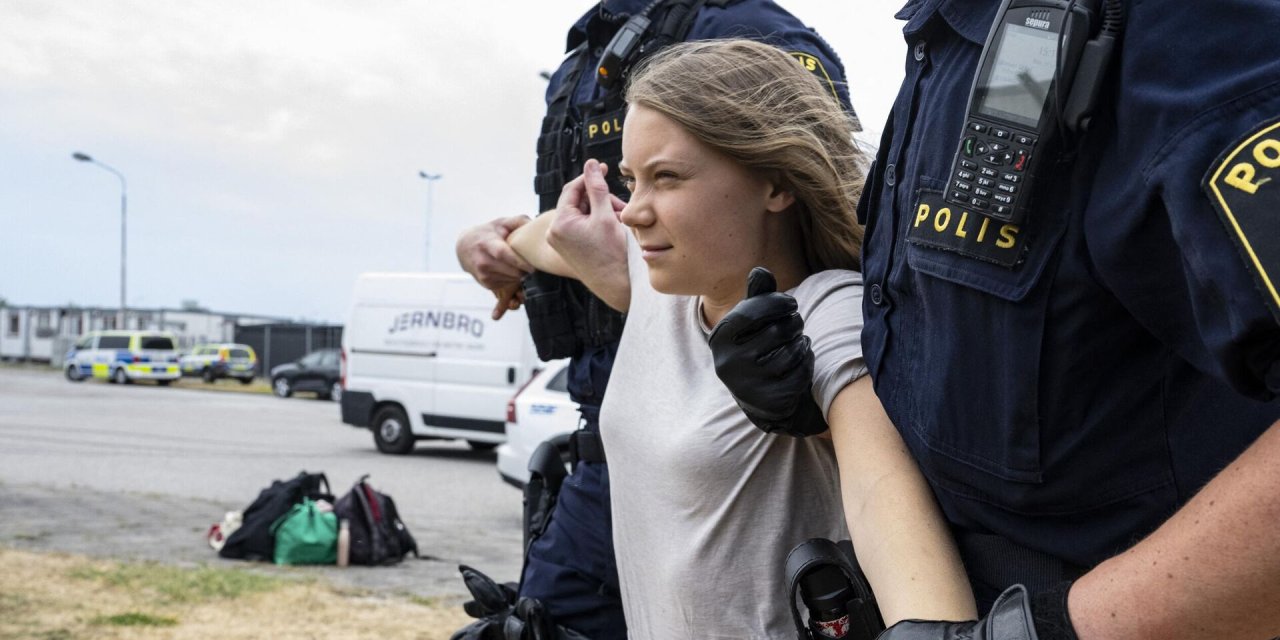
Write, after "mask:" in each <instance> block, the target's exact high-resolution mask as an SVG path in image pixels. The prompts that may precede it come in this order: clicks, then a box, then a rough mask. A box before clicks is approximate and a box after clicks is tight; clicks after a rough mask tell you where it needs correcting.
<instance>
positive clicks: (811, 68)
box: [787, 51, 862, 131]
mask: <svg viewBox="0 0 1280 640" xmlns="http://www.w3.org/2000/svg"><path fill="white" fill-rule="evenodd" d="M787 53H788V54H790V55H791V57H792V58H795V59H796V62H799V63H800V66H802V67H804V68H805V70H806V71H808V72H809V73H812V74H813V75H815V76H818V80H820V81H821V82H822V85H823V86H825V87H827V88H828V89H830V90H831V96H832V97H834V98H835V99H836V102H840V92H839V91H837V90H836V82H835V80H832V79H831V75H830V74H828V73H827V68H826V67H824V66H822V60H819V59H818V57H817V56H815V55H813V54H810V53H805V52H804V51H788V52H787ZM849 117H851V118H852V119H853V126H854V131H862V122H861V121H859V120H858V114H856V113H854V111H853V107H849Z"/></svg>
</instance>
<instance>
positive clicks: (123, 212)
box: [71, 151, 129, 329]
mask: <svg viewBox="0 0 1280 640" xmlns="http://www.w3.org/2000/svg"><path fill="white" fill-rule="evenodd" d="M71 157H72V158H75V159H76V160H79V161H80V162H88V163H89V164H93V165H97V166H99V167H102V168H103V169H106V170H107V171H110V172H111V173H112V174H114V175H115V177H117V178H120V320H119V327H118V328H120V329H124V328H125V326H124V323H125V311H126V309H127V307H126V306H125V282H126V279H125V262H126V256H127V255H128V254H127V253H126V248H127V244H126V242H125V238H126V237H127V236H126V234H125V229H126V226H125V222H126V220H127V219H128V211H129V189H128V185H127V184H126V183H125V180H124V174H122V173H120V172H119V171H116V170H115V169H113V168H112V167H110V166H108V165H106V164H104V163H102V162H98V161H97V160H94V159H93V158H92V157H90V156H89V154H87V153H81V152H79V151H77V152H75V153H73V154H71Z"/></svg>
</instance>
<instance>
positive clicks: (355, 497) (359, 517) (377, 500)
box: [333, 474, 418, 565]
mask: <svg viewBox="0 0 1280 640" xmlns="http://www.w3.org/2000/svg"><path fill="white" fill-rule="evenodd" d="M368 478H369V476H368V474H366V475H363V476H361V477H360V479H359V480H357V481H356V483H355V485H354V486H352V487H351V490H350V491H348V492H347V494H346V495H344V496H342V497H341V498H339V499H338V503H337V504H336V505H334V509H333V510H334V513H336V514H337V515H338V519H339V521H341V520H347V521H348V522H349V523H350V524H349V526H350V527H351V546H350V551H349V554H350V555H349V558H350V560H349V562H350V563H351V564H361V565H382V564H395V563H397V562H400V561H401V560H403V559H404V557H405V555H407V554H410V553H412V554H413V555H414V557H417V555H418V543H417V542H415V541H414V539H413V535H412V534H410V533H409V529H408V527H406V526H404V522H403V521H401V520H400V514H399V512H397V511H396V503H395V501H394V500H392V499H391V496H389V495H386V494H382V493H378V492H377V491H375V490H374V489H373V487H372V486H370V485H369V483H368V482H366V480H368Z"/></svg>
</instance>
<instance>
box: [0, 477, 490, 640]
mask: <svg viewBox="0 0 1280 640" xmlns="http://www.w3.org/2000/svg"><path fill="white" fill-rule="evenodd" d="M228 508H233V507H232V506H230V505H220V504H215V503H213V502H209V501H201V500H184V499H180V498H176V497H172V496H164V495H149V494H148V495H143V494H129V493H102V492H94V491H91V490H87V489H77V490H73V491H69V490H57V489H52V488H46V487H39V486H26V485H12V484H3V485H0V639H9V638H14V639H16V638H46V639H54V638H60V639H70V638H197V637H199V638H206V637H220V638H316V637H335V638H448V637H449V634H450V633H451V632H452V631H454V630H456V629H458V628H459V627H461V626H462V625H464V624H466V622H467V621H468V618H467V617H466V615H465V614H464V613H463V612H462V607H461V602H462V601H463V600H464V599H465V598H464V597H463V595H462V593H461V592H462V581H461V578H450V579H441V578H438V577H436V578H434V579H433V576H439V575H441V574H448V573H450V572H448V571H441V569H448V567H441V563H444V562H445V561H444V560H441V559H438V558H432V557H430V556H426V557H424V558H422V559H414V558H412V557H410V558H408V559H406V560H405V561H404V562H402V563H400V564H399V565H395V566H391V567H376V568H373V567H348V568H337V567H277V566H274V565H271V564H267V563H247V562H240V561H233V560H224V559H221V558H219V557H218V556H217V554H216V553H215V552H214V551H213V550H212V549H210V548H209V547H208V546H207V544H206V543H205V541H204V533H205V531H206V530H207V528H208V526H209V525H210V524H212V520H213V517H211V516H216V514H221V513H222V512H223V511H225V510H226V509H228ZM234 508H240V506H235V507H234ZM122 567H123V568H122ZM135 569H136V570H138V571H140V572H141V573H144V574H145V573H148V572H150V573H156V572H165V571H168V572H170V573H173V572H177V573H178V574H179V575H180V576H185V578H182V579H184V580H188V581H190V580H197V579H201V580H203V579H213V580H215V582H226V581H230V582H233V583H235V582H250V583H255V584H256V583H262V584H267V585H270V587H271V588H269V589H264V590H261V591H253V590H248V591H246V592H244V593H239V594H236V595H234V596H228V595H226V594H225V593H221V592H217V593H214V594H212V595H211V596H209V597H203V596H200V597H194V598H185V599H177V600H175V599H173V598H169V597H165V596H164V595H163V593H161V594H160V595H157V591H156V589H155V588H151V587H149V586H148V584H147V581H146V580H141V581H140V580H133V579H130V580H119V579H116V580H112V579H109V578H110V576H111V575H114V574H120V573H121V572H124V573H128V572H129V571H132V570H135ZM452 575H454V576H456V575H457V574H456V573H455V574H452ZM86 576H88V577H86ZM94 576H97V577H94ZM209 576H212V578H208V577H209ZM175 579H179V578H175V577H173V576H170V577H169V578H166V580H175ZM255 581H256V582H255ZM232 591H234V589H233V590H232ZM197 595H198V594H197ZM121 616H122V617H121ZM117 617H119V619H117Z"/></svg>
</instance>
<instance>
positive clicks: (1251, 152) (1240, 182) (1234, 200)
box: [1200, 117, 1280, 322]
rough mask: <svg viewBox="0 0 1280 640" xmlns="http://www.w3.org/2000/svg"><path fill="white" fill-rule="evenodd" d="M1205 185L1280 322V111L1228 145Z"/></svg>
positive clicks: (1210, 171) (1211, 169)
mask: <svg viewBox="0 0 1280 640" xmlns="http://www.w3.org/2000/svg"><path fill="white" fill-rule="evenodd" d="M1200 187H1201V188H1202V189H1203V190H1204V192H1205V194H1206V195H1208V196H1209V201H1210V202H1211V203H1212V204H1213V208H1214V209H1217V210H1218V215H1219V217H1221V218H1222V222H1223V224H1225V225H1226V227H1227V233H1228V234H1229V235H1230V236H1231V239H1232V240H1234V241H1235V243H1236V246H1237V248H1238V249H1239V250H1240V254H1241V257H1243V258H1244V261H1245V264H1246V266H1247V267H1248V269H1249V271H1250V273H1252V274H1253V276H1254V279H1255V280H1256V281H1257V284H1258V288H1259V289H1260V290H1261V292H1262V296H1263V298H1265V299H1266V302H1267V306H1269V307H1270V308H1271V313H1272V314H1273V315H1274V316H1275V317H1276V321H1277V322H1280V293H1277V287H1280V117H1277V118H1274V119H1272V120H1271V121H1270V122H1266V123H1263V124H1261V125H1259V126H1258V127H1255V128H1254V129H1253V130H1252V131H1250V132H1249V133H1247V134H1245V135H1244V136H1243V137H1241V138H1240V139H1239V140H1237V141H1236V142H1234V143H1232V144H1231V145H1230V146H1229V147H1227V149H1226V150H1225V151H1223V152H1222V155H1220V156H1218V159H1217V160H1215V161H1214V163H1213V165H1212V166H1210V167H1209V171H1208V172H1207V173H1205V176H1204V179H1203V181H1201V183H1200Z"/></svg>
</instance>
